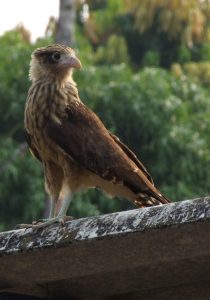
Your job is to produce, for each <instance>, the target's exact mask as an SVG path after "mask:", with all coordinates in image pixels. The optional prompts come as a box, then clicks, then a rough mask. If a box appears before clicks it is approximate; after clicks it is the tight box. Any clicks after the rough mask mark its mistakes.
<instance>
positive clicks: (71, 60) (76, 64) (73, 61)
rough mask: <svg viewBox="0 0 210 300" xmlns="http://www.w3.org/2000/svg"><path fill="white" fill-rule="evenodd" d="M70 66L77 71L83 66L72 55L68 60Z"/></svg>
mask: <svg viewBox="0 0 210 300" xmlns="http://www.w3.org/2000/svg"><path fill="white" fill-rule="evenodd" d="M68 66H69V67H71V68H75V69H81V67H82V64H81V62H80V60H79V59H78V58H77V57H76V56H75V55H71V56H70V57H69V58H68Z"/></svg>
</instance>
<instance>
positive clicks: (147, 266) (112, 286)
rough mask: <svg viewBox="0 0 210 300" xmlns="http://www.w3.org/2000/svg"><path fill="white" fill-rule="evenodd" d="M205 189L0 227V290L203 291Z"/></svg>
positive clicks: (209, 232)
mask: <svg viewBox="0 0 210 300" xmlns="http://www.w3.org/2000/svg"><path fill="white" fill-rule="evenodd" d="M209 283H210V197H205V198H202V199H197V200H193V201H192V200H190V201H182V202H178V203H173V204H169V205H164V206H158V207H151V208H146V209H136V210H132V211H126V212H120V213H114V214H109V215H104V216H99V217H92V218H84V219H79V220H73V221H70V222H68V223H67V224H66V226H65V227H63V228H60V227H59V226H58V225H54V226H51V227H49V228H47V229H44V230H42V231H39V232H32V230H31V229H27V230H15V231H10V232H2V233H0V291H9V292H16V293H22V294H30V295H35V296H42V297H45V298H54V299H66V298H68V299H148V300H150V299H151V300H156V299H161V300H165V299H167V300H168V299H172V300H173V299H179V300H181V299H186V298H187V297H188V298H189V299H191V300H197V299H198V300H204V299H206V300H207V299H208V300H209V299H210V296H209V295H210V284H209Z"/></svg>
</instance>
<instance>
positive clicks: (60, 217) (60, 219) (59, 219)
mask: <svg viewBox="0 0 210 300" xmlns="http://www.w3.org/2000/svg"><path fill="white" fill-rule="evenodd" d="M70 202H71V193H70V192H68V193H66V194H65V196H64V197H63V199H62V202H61V208H60V210H59V212H58V214H57V215H56V216H54V217H52V218H49V219H48V220H47V221H46V222H44V223H41V224H37V225H33V229H39V228H45V227H47V226H49V225H51V224H54V223H61V224H62V225H63V224H64V223H65V221H66V218H65V217H66V212H67V210H68V207H69V204H70Z"/></svg>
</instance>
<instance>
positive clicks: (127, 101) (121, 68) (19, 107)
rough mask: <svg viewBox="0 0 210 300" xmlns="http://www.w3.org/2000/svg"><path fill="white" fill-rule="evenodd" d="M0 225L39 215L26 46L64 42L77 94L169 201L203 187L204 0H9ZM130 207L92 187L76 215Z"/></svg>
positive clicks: (207, 24) (207, 47)
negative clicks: (28, 127)
mask: <svg viewBox="0 0 210 300" xmlns="http://www.w3.org/2000/svg"><path fill="white" fill-rule="evenodd" d="M0 20H1V21H0V34H1V36H0V230H5V229H11V228H12V227H13V226H14V225H15V224H17V223H26V222H31V221H32V220H35V219H38V218H40V217H42V216H43V215H46V214H47V210H48V201H49V200H47V196H46V194H45V191H44V180H43V172H42V166H41V164H40V163H39V162H38V161H37V160H35V159H34V158H33V157H32V156H31V154H30V153H29V151H28V148H27V145H26V143H25V137H24V130H23V114H24V105H25V100H26V97H27V90H28V88H29V86H30V82H29V80H28V68H29V61H30V55H31V52H32V51H33V50H34V49H35V48H37V47H40V46H46V45H48V44H50V43H53V42H61V43H66V44H69V45H71V46H72V47H74V48H75V49H76V52H77V55H78V57H79V58H80V60H81V61H82V64H83V69H82V70H81V71H76V72H75V73H74V78H75V80H76V82H77V83H78V87H79V93H80V97H81V99H82V100H83V101H84V102H85V103H86V104H87V105H88V106H89V107H91V108H92V109H93V110H94V111H95V112H96V113H97V114H98V115H99V116H100V118H101V119H102V120H103V122H104V123H105V124H106V126H107V127H108V128H109V129H110V130H111V131H112V132H113V133H115V134H117V135H118V136H119V137H120V139H122V141H124V142H125V143H127V144H128V145H129V147H130V148H131V149H132V150H133V151H134V152H136V154H137V155H138V157H139V158H140V159H141V160H142V162H143V163H144V164H145V166H146V167H147V169H148V170H149V172H150V173H151V174H152V176H153V178H154V181H155V183H156V185H157V186H158V187H159V188H160V189H161V191H162V192H164V193H165V194H166V195H167V196H168V197H169V198H171V199H173V201H180V200H183V199H192V198H195V197H201V196H206V195H208V194H210V1H205V0H170V1H168V0H141V1H140V0H132V1H129V0H112V1H108V0H92V1H91V0H89V1H88V0H86V1H85V0H83V1H81V0H80V1H79V0H78V1H77V0H60V1H59V0H50V1H48V0H44V1H42V0H41V1H40V0H36V1H35V0H34V1H32V0H31V1H28V0H26V1H25V0H8V1H3V2H2V4H1V12H0ZM131 208H133V206H132V204H130V203H129V202H128V201H126V200H119V199H113V200H111V199H108V198H107V197H106V196H104V195H103V193H101V192H100V191H98V190H90V191H89V192H87V193H83V194H77V195H75V197H74V201H73V202H72V204H71V206H70V212H69V213H70V214H71V215H73V216H75V217H82V216H92V215H97V214H101V213H108V212H114V211H119V210H125V209H131Z"/></svg>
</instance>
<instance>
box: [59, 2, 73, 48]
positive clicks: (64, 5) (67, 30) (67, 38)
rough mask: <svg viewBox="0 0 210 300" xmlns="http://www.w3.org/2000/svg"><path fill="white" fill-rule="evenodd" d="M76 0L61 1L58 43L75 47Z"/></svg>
mask: <svg viewBox="0 0 210 300" xmlns="http://www.w3.org/2000/svg"><path fill="white" fill-rule="evenodd" d="M75 18H76V10H75V0H60V9H59V19H58V26H57V32H56V37H55V41H56V43H60V44H64V45H68V46H71V47H73V46H74V23H75Z"/></svg>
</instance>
